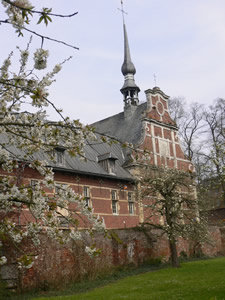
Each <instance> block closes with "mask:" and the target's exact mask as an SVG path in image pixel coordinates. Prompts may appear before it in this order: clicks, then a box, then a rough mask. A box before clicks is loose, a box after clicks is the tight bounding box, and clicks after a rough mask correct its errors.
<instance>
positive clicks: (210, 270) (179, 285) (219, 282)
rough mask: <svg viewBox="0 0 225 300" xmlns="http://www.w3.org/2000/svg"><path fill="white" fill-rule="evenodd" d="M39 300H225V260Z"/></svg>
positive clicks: (154, 273)
mask: <svg viewBox="0 0 225 300" xmlns="http://www.w3.org/2000/svg"><path fill="white" fill-rule="evenodd" d="M32 299H35V300H46V299H50V300H91V299H93V300H117V299H129V300H134V299H135V300H139V299H141V300H145V299H146V300H164V299H165V300H186V299H188V300H198V299H199V300H223V299H224V300H225V258H216V259H209V260H202V261H194V262H186V263H182V267H181V268H179V269H172V268H166V269H161V270H157V271H154V272H148V273H143V274H139V275H133V276H129V277H127V278H124V279H120V280H117V281H115V282H113V283H110V284H108V285H106V286H103V287H99V288H95V289H94V290H92V291H89V292H87V293H79V294H74V295H70V296H66V295H65V296H63V295H62V294H61V296H59V297H50V296H49V295H48V296H47V298H43V297H42V298H40V297H39V298H32Z"/></svg>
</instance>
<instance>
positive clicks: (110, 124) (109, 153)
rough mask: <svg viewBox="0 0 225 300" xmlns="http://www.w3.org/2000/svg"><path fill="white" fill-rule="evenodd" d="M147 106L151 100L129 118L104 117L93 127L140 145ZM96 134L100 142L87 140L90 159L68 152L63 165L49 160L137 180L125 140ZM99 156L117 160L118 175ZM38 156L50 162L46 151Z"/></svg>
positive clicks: (17, 152) (18, 152) (68, 168)
mask: <svg viewBox="0 0 225 300" xmlns="http://www.w3.org/2000/svg"><path fill="white" fill-rule="evenodd" d="M146 107H147V103H146V102H145V103H142V104H140V105H138V106H137V108H136V110H135V112H134V113H133V115H132V116H131V117H129V118H126V117H125V115H124V112H121V113H119V114H116V115H114V116H111V117H109V118H106V119H104V120H100V121H98V122H96V123H94V124H92V126H93V127H95V129H96V132H97V133H102V134H106V135H108V136H110V137H114V138H115V139H117V140H119V141H121V142H128V143H132V144H134V145H138V144H139V143H140V142H141V140H142V132H143V131H142V126H143V125H142V124H143V122H142V118H143V113H144V111H145V110H146ZM96 135H97V141H86V145H85V147H84V153H85V156H86V158H87V159H86V160H85V161H84V160H82V159H80V158H79V157H71V156H70V155H69V154H67V153H65V155H64V163H63V164H57V163H53V162H52V161H49V165H50V166H52V167H53V168H54V169H55V170H61V171H66V172H73V173H77V174H86V175H91V176H100V177H108V178H116V179H119V180H129V181H134V180H135V179H134V177H133V176H132V175H131V174H130V173H129V172H128V171H127V170H126V169H125V168H124V166H125V165H126V163H127V161H128V159H129V154H130V150H129V149H128V148H123V147H122V145H121V143H117V144H114V143H113V144H112V145H109V144H107V143H103V142H102V141H101V139H100V136H99V135H98V134H96ZM0 139H1V140H4V142H6V144H7V139H6V137H3V136H0ZM7 148H8V149H9V150H10V152H11V153H13V154H15V155H16V156H17V157H23V151H21V150H20V149H18V148H17V147H15V146H9V147H7ZM99 157H100V158H104V157H106V158H113V159H114V161H115V174H109V173H108V172H107V171H106V170H104V168H103V167H102V166H101V165H100V164H99ZM35 158H36V159H40V160H47V161H48V157H47V155H46V154H45V153H42V152H38V153H36V154H35Z"/></svg>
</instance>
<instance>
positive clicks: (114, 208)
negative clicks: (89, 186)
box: [111, 190, 119, 215]
mask: <svg viewBox="0 0 225 300" xmlns="http://www.w3.org/2000/svg"><path fill="white" fill-rule="evenodd" d="M111 200H112V213H113V215H118V212H119V209H118V195H117V190H111Z"/></svg>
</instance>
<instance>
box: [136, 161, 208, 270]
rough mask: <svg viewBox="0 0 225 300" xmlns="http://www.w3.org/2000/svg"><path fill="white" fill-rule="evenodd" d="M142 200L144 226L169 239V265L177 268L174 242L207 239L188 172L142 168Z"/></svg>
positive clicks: (147, 166)
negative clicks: (180, 239) (156, 230)
mask: <svg viewBox="0 0 225 300" xmlns="http://www.w3.org/2000/svg"><path fill="white" fill-rule="evenodd" d="M143 169H144V171H143V172H142V177H141V184H142V201H143V206H144V214H145V223H144V225H149V226H150V227H151V228H154V229H158V232H160V235H166V236H167V237H168V240H169V246H170V253H171V263H172V266H173V267H178V266H179V261H178V253H177V239H178V238H179V237H183V238H188V239H192V240H194V241H196V243H197V244H198V243H199V242H200V241H203V240H206V239H207V227H206V222H205V220H204V219H203V217H200V215H199V212H198V205H197V199H196V196H195V186H194V183H193V182H194V181H193V178H191V176H190V175H189V173H187V172H183V171H179V170H175V169H168V168H156V167H152V166H149V165H146V166H144V168H143Z"/></svg>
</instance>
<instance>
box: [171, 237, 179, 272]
mask: <svg viewBox="0 0 225 300" xmlns="http://www.w3.org/2000/svg"><path fill="white" fill-rule="evenodd" d="M169 244H170V255H171V264H172V267H173V268H179V267H180V264H179V260H178V254H177V245H176V240H175V239H174V238H171V239H170V240H169Z"/></svg>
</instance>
